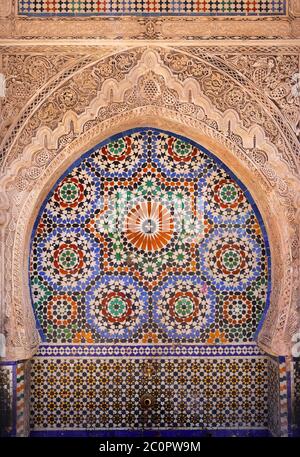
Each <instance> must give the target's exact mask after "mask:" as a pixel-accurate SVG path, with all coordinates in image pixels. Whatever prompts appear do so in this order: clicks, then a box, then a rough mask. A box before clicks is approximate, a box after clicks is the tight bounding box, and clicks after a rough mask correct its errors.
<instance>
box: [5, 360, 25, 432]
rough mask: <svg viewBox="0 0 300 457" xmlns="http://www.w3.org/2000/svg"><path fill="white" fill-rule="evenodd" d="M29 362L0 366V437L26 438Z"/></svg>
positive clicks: (7, 363)
mask: <svg viewBox="0 0 300 457" xmlns="http://www.w3.org/2000/svg"><path fill="white" fill-rule="evenodd" d="M29 405H30V361H25V362H24V361H20V362H1V364H0V436H28V433H29Z"/></svg>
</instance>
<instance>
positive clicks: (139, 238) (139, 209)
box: [125, 202, 174, 252]
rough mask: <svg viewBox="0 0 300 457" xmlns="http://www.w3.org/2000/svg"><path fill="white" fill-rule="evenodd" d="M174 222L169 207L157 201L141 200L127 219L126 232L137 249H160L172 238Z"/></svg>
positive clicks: (147, 250)
mask: <svg viewBox="0 0 300 457" xmlns="http://www.w3.org/2000/svg"><path fill="white" fill-rule="evenodd" d="M173 231H174V223H173V219H172V217H171V214H170V212H169V211H168V209H167V208H165V207H164V206H163V205H161V204H160V203H157V202H141V203H139V204H137V205H136V206H135V207H134V208H132V209H131V210H130V211H129V213H128V215H127V220H126V227H125V234H126V237H127V239H128V240H129V241H130V242H131V243H132V244H133V246H135V247H136V248H137V249H142V250H143V251H146V252H150V251H158V250H160V249H162V248H164V247H165V246H166V245H167V244H168V243H169V241H170V240H171V238H172V234H173Z"/></svg>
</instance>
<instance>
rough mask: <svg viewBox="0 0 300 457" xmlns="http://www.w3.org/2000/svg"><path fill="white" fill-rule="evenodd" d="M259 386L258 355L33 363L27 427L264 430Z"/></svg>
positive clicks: (262, 370) (262, 384) (263, 389)
mask: <svg viewBox="0 0 300 457" xmlns="http://www.w3.org/2000/svg"><path fill="white" fill-rule="evenodd" d="M267 384H268V381H267V362H266V359H265V358H263V357H260V358H231V359H222V360H221V359H213V358H209V359H199V358H197V359H195V360H193V359H181V360H174V359H164V360H157V361H155V360H151V359H145V360H138V359H108V360H103V359H93V360H91V359H68V360H65V359H60V358H53V359H51V358H49V359H40V358H36V359H34V364H33V372H32V379H31V394H32V400H31V402H32V403H31V429H32V430H39V429H48V430H51V429H55V430H59V429H89V430H91V429H99V428H105V429H117V428H123V429H124V428H127V429H128V428H129V429H130V428H132V429H143V428H146V429H151V428H156V429H157V428H197V429H207V428H209V429H213V428H230V427H233V428H236V429H242V428H266V427H267V424H268V391H267ZM145 399H147V400H149V399H150V401H151V405H150V406H149V405H148V403H147V401H145Z"/></svg>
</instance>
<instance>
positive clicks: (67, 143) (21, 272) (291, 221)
mask: <svg viewBox="0 0 300 457" xmlns="http://www.w3.org/2000/svg"><path fill="white" fill-rule="evenodd" d="M135 52H136V54H135V58H136V61H135V64H134V65H132V64H130V65H129V64H128V62H129V61H128V53H129V54H130V53H131V55H133V54H134V53H133V51H132V50H130V51H124V52H123V54H122V52H121V53H118V54H116V56H115V57H112V58H115V59H116V58H118V59H119V61H122V59H123V65H124V68H125V69H126V64H127V67H128V68H127V70H126V71H125V70H124V72H123V76H122V77H118V74H115V75H112V74H111V71H109V70H111V68H110V67H109V58H106V61H105V59H102V60H100V61H99V62H98V63H97V65H98V67H97V66H96V70H97V71H98V72H100V74H101V71H102V73H103V74H104V76H103V75H102V76H101V75H100V76H101V78H102V80H101V85H100V90H97V91H95V93H94V96H93V97H91V99H88V100H85V108H84V109H81V110H80V112H77V113H76V112H75V109H66V106H64V107H63V106H62V107H61V109H60V111H61V112H60V116H59V119H58V122H56V120H55V119H53V114H52V116H51V112H50V116H49V117H48V119H47V117H45V115H44V114H45V106H48V109H49V106H51V103H53V98H54V97H55V94H56V95H57V94H61V93H62V87H65V88H67V89H69V93H68V91H67V92H66V91H65V93H67V97H71V96H72V93H73V92H72V90H74V88H73V87H72V78H69V77H68V79H67V82H66V81H64V84H65V86H63V83H60V85H59V86H58V87H56V88H55V89H54V90H52V92H50V93H49V96H48V97H47V98H46V99H45V100H44V102H43V103H42V104H40V105H37V107H36V109H35V110H33V114H32V116H30V117H29V118H28V119H26V121H25V123H24V125H23V126H22V129H23V132H22V129H21V130H20V133H19V134H18V135H17V138H16V142H15V143H13V144H12V147H11V149H10V150H9V151H8V156H7V158H6V166H5V168H4V175H3V178H2V186H3V189H5V192H4V193H3V194H2V200H1V202H0V204H1V206H0V208H1V209H2V210H4V213H3V214H4V215H3V218H2V220H1V223H2V236H1V241H2V262H3V263H2V265H3V266H4V263H5V265H6V267H5V268H6V270H4V268H2V271H3V272H4V271H5V276H4V277H2V279H1V280H2V283H1V285H2V287H3V289H5V296H4V300H5V310H6V325H5V331H6V334H7V355H6V356H7V359H8V360H21V359H26V358H30V357H31V356H32V355H33V354H34V353H35V351H36V350H37V347H38V344H39V337H38V333H37V330H36V329H35V320H34V316H33V312H32V307H31V302H30V296H29V286H28V255H29V241H30V234H31V230H32V226H33V223H34V220H35V217H36V215H37V213H38V209H39V207H40V206H41V204H42V201H43V199H44V198H45V196H46V195H47V193H48V192H49V190H50V189H51V187H52V185H53V183H54V182H55V181H56V179H57V178H58V177H59V176H60V175H61V174H62V173H63V172H64V171H65V170H66V168H67V167H68V166H69V165H70V164H71V163H72V162H74V161H75V160H76V159H77V158H78V157H79V156H80V155H81V154H83V153H84V152H86V151H87V150H88V149H89V148H90V147H92V146H94V145H95V144H97V143H98V142H100V141H102V140H104V139H106V138H108V137H110V136H111V135H112V134H114V133H118V132H120V131H123V130H127V129H129V128H133V127H137V126H149V127H151V126H153V127H158V128H162V129H165V130H169V131H173V132H174V133H179V134H183V135H184V136H185V137H188V138H190V139H192V140H194V141H195V142H197V143H200V144H202V145H203V146H205V147H206V148H207V149H209V150H211V152H212V153H213V154H215V155H216V156H217V157H219V158H220V159H221V160H222V161H223V162H224V163H225V164H226V165H227V166H228V167H229V168H230V169H231V170H232V171H233V172H234V173H235V174H236V175H237V176H238V178H239V179H240V180H241V181H242V182H243V183H244V184H245V186H246V187H247V188H248V189H249V190H250V192H251V193H252V196H253V198H254V200H255V202H256V204H257V206H258V208H259V210H260V212H261V214H262V216H263V219H264V222H265V225H266V229H267V232H268V236H269V241H270V246H271V256H272V284H273V289H272V293H271V304H270V309H269V311H268V314H267V316H266V318H265V321H264V324H263V327H262V329H261V330H260V333H259V336H258V341H259V343H260V345H261V347H262V348H263V349H265V350H266V351H267V352H269V353H272V354H276V355H278V354H281V355H283V354H289V353H290V340H291V335H292V334H293V332H294V331H295V329H296V327H297V324H298V322H297V312H296V297H297V288H296V279H297V278H296V274H297V264H296V259H294V258H293V254H295V253H296V251H297V233H296V227H297V213H296V210H295V207H296V206H297V202H296V197H297V185H298V184H297V177H296V176H295V169H296V168H297V165H296V158H295V155H294V154H293V147H294V145H295V142H296V137H295V136H294V137H293V133H292V132H291V131H290V129H288V134H289V135H288V136H289V140H287V138H286V137H285V136H284V133H283V132H282V129H281V126H278V125H277V124H276V120H277V121H278V122H279V121H280V116H279V117H277V118H276V116H275V120H274V117H272V116H271V114H272V113H271V114H270V112H268V108H270V106H269V105H270V103H269V102H268V101H266V105H268V106H265V105H263V102H264V100H263V96H261V97H260V101H259V103H257V102H256V101H255V100H256V99H255V97H256V95H257V94H256V93H255V90H254V89H253V91H254V94H253V93H252V94H251V91H250V89H251V84H250V83H249V85H248V86H247V87H245V88H244V87H243V86H242V85H241V82H240V81H239V82H237V81H235V80H234V77H233V76H232V75H230V76H228V75H226V76H224V74H225V73H224V68H223V69H222V70H218V71H217V70H216V69H215V67H214V66H213V65H212V64H211V62H210V58H208V62H207V65H208V66H209V65H212V68H213V69H214V73H213V76H212V73H211V75H210V76H211V79H212V81H215V82H216V90H217V89H218V86H220V84H224V85H226V84H228V81H229V80H230V81H231V82H232V85H231V87H230V88H229V91H231V92H232V91H234V90H236V91H237V92H236V94H235V97H237V100H236V106H237V109H234V108H233V107H227V109H223V110H221V108H220V107H217V106H216V102H215V100H214V97H215V94H214V93H213V92H212V91H206V93H204V92H203V91H202V90H201V85H200V83H199V78H197V77H196V76H195V75H194V76H192V75H190V76H187V77H186V78H183V77H179V76H178V75H179V73H180V72H179V70H180V69H181V68H182V67H184V65H185V62H186V59H187V52H186V51H185V52H181V51H179V50H176V52H174V53H173V54H172V52H171V50H167V49H164V50H163V51H162V53H160V50H159V49H154V48H152V49H146V48H137V49H136V50H135ZM172 55H173V56H174V59H173V60H172ZM166 56H167V57H166ZM180 56H182V62H180ZM202 57H203V56H202ZM190 58H191V57H190ZM192 59H193V60H194V61H195V62H196V63H197V58H196V57H195V56H193V57H192ZM129 60H130V59H129ZM202 60H203V59H202ZM199 65H200V64H199ZM201 65H202V66H201ZM201 65H200V66H199V68H198V70H197V71H199V72H200V73H201V72H203V63H201ZM89 66H91V65H90V64H89ZM84 71H87V70H82V69H81V70H80V71H79V73H77V74H76V77H77V80H79V81H84V78H83V79H82V75H84ZM88 71H89V73H88V74H89V75H91V74H92V77H94V78H95V77H97V72H96V71H95V68H94V69H93V71H92V73H91V71H90V69H89V70H88ZM105 72H106V73H109V77H108V76H105ZM181 73H182V72H181ZM195 73H197V72H195ZM80 75H81V76H80ZM80 77H81V79H80ZM203 78H204V79H205V75H204V76H203V75H202V79H203ZM214 78H215V79H214ZM222 78H223V79H222ZM224 78H225V79H224ZM228 78H229V79H228ZM87 79H88V78H87ZM73 83H74V81H73ZM71 89H72V90H71ZM225 92H226V91H225ZM238 93H240V94H241V95H240V96H241V97H242V104H241V103H240V104H239V102H238ZM233 95H234V94H233ZM57 96H58V95H57ZM251 100H253V109H254V110H255V109H257V110H260V111H259V113H260V114H261V113H263V114H261V115H260V117H259V116H258V114H257V116H256V118H255V119H254V120H253V122H250V120H249V117H248V120H247V119H246V121H245V118H247V113H246V114H245V112H244V111H243V105H244V104H245V103H248V105H249V103H250V102H251ZM255 103H256V105H255ZM47 104H48V105H47ZM239 105H240V109H239ZM261 106H263V108H261ZM250 107H251V106H250V105H249V106H248V109H250ZM271 108H272V106H271ZM273 108H274V107H273ZM274 110H275V114H276V107H275V108H274ZM50 111H51V110H50ZM273 114H274V113H273ZM277 114H278V113H277ZM34 116H35V117H36V118H37V117H38V118H39V119H40V123H39V124H37V123H36V122H34V119H35V118H34ZM278 122H277V123H278ZM267 123H269V124H267ZM279 124H280V122H279ZM272 129H273V130H274V129H275V130H274V137H273V138H272V136H271V134H270V131H271V130H272ZM24 131H25V133H26V135H30V137H29V140H30V141H29V142H27V144H24V143H23V149H22V147H21V145H22V141H21V142H20V143H19V145H18V143H17V140H18V137H19V139H20V138H21V136H22V135H24ZM279 146H280V147H281V150H280V151H279V150H278V147H279ZM3 289H2V290H3Z"/></svg>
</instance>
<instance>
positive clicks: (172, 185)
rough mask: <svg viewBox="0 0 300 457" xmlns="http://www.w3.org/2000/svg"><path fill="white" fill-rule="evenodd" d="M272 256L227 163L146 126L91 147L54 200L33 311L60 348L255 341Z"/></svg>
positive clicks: (40, 244) (41, 220) (35, 274)
mask: <svg viewBox="0 0 300 457" xmlns="http://www.w3.org/2000/svg"><path fill="white" fill-rule="evenodd" d="M146 89H147V88H145V90H146ZM269 255H270V254H269V248H268V244H267V238H266V234H265V231H264V228H263V223H262V220H261V217H260V215H259V213H258V211H257V209H256V208H255V207H254V205H253V201H252V198H251V196H250V194H249V192H248V191H247V190H246V189H244V188H242V187H241V184H240V183H239V182H238V181H237V179H236V178H235V177H234V176H233V175H232V174H231V173H230V172H229V171H228V170H227V169H226V168H225V167H224V165H223V164H222V163H221V162H220V161H218V160H217V159H216V158H215V157H214V156H212V155H211V154H210V153H209V152H208V151H206V150H205V149H204V148H202V147H200V146H197V145H195V144H193V143H192V142H190V141H188V140H186V139H185V138H182V137H179V136H176V135H172V134H169V133H166V132H162V131H159V130H155V129H140V130H138V129H137V130H135V131H130V132H127V133H123V134H120V135H117V136H115V137H114V138H110V139H109V140H108V141H106V142H104V143H102V144H101V145H98V146H96V147H95V148H93V149H92V150H91V151H89V152H88V153H87V154H86V155H85V156H84V157H82V158H81V159H80V160H79V161H77V162H76V164H74V165H73V166H72V167H71V168H69V169H68V170H67V172H66V173H65V175H64V176H63V177H62V178H61V179H60V180H59V181H58V182H57V183H56V184H55V186H54V187H53V189H52V191H51V192H50V194H49V195H48V197H47V199H46V200H45V202H44V205H43V207H42V209H41V211H40V214H39V217H38V220H37V223H36V225H35V230H34V232H33V239H32V247H31V262H30V284H31V295H32V301H33V306H34V309H35V314H36V317H37V319H38V322H39V326H40V331H41V334H42V337H43V339H44V341H46V342H51V343H65V344H66V343H68V344H72V343H73V344H74V343H76V344H78V343H85V344H93V343H105V344H108V343H114V344H115V343H128V344H167V343H173V342H177V343H197V344H199V343H200V344H208V345H209V344H231V343H235V344H236V343H247V342H251V341H253V335H254V333H255V331H256V329H257V327H258V324H259V321H260V319H261V317H262V314H263V311H264V309H265V308H266V306H267V303H268V299H269V287H270V284H269V276H270V265H269Z"/></svg>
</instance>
